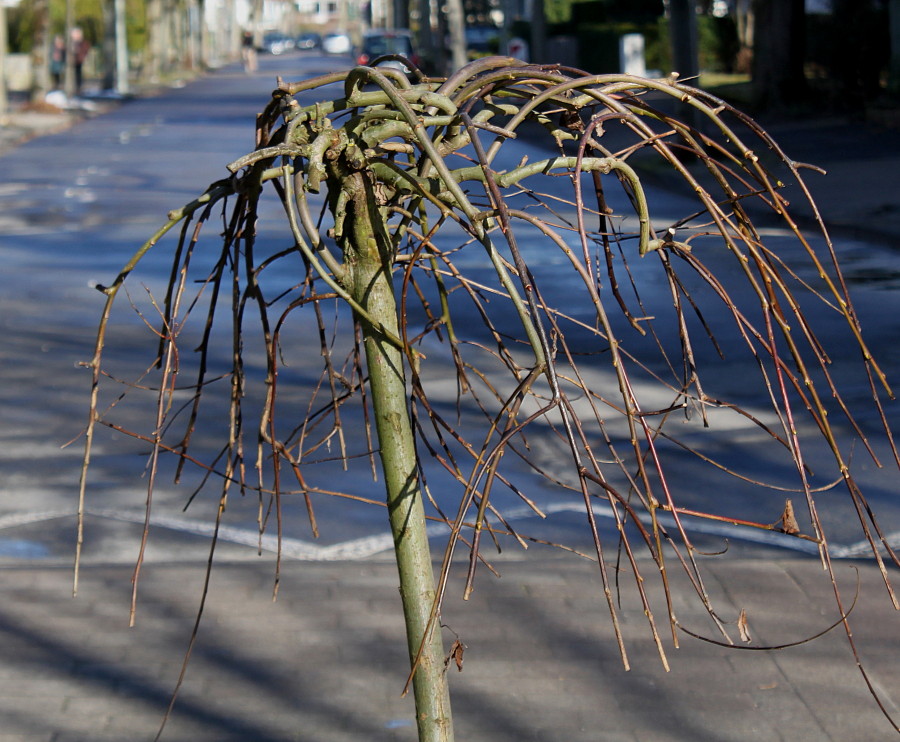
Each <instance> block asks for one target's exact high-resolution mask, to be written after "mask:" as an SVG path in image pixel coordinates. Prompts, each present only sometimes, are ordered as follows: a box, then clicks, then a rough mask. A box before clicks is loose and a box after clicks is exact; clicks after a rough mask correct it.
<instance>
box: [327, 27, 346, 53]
mask: <svg viewBox="0 0 900 742" xmlns="http://www.w3.org/2000/svg"><path fill="white" fill-rule="evenodd" d="M352 50H353V44H352V42H351V41H350V37H349V36H348V35H347V34H345V33H344V32H343V31H336V32H334V33H329V34H325V36H323V37H322V51H324V52H325V53H326V54H349V53H350V52H351V51H352Z"/></svg>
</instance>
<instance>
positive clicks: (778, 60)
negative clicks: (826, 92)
mask: <svg viewBox="0 0 900 742" xmlns="http://www.w3.org/2000/svg"><path fill="white" fill-rule="evenodd" d="M805 19H806V10H805V5H804V0H754V2H753V23H754V26H753V65H752V75H753V98H754V104H755V106H756V107H757V108H760V109H764V108H783V107H784V106H786V105H787V104H788V103H790V102H792V101H797V100H800V99H802V97H803V95H804V93H805V92H806V78H805V76H804V72H803V64H804V61H805V49H806V47H805V43H804V40H805V38H806V30H805V27H804V22H805Z"/></svg>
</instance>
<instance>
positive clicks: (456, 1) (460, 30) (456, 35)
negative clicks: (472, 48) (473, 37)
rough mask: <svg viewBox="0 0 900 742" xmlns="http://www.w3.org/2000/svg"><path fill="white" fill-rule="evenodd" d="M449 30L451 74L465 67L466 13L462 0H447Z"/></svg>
mask: <svg viewBox="0 0 900 742" xmlns="http://www.w3.org/2000/svg"><path fill="white" fill-rule="evenodd" d="M447 31H448V32H449V33H450V74H452V73H454V72H456V71H457V70H458V69H460V68H461V67H465V65H466V62H467V61H468V59H467V58H466V15H465V11H464V10H463V2H462V0H447Z"/></svg>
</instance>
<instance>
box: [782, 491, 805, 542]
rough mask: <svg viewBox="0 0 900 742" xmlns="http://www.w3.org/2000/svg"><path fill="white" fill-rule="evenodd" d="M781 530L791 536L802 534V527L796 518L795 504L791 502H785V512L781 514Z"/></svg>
mask: <svg viewBox="0 0 900 742" xmlns="http://www.w3.org/2000/svg"><path fill="white" fill-rule="evenodd" d="M781 530H782V531H784V532H785V533H790V534H791V535H793V534H795V533H800V525H799V524H798V523H797V519H796V518H795V517H794V504H793V503H792V502H791V501H790V500H785V501H784V512H783V513H782V514H781Z"/></svg>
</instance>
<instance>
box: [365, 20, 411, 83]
mask: <svg viewBox="0 0 900 742" xmlns="http://www.w3.org/2000/svg"><path fill="white" fill-rule="evenodd" d="M385 54H397V55H399V56H401V57H406V59H408V60H409V61H410V62H412V63H413V64H414V65H416V66H418V65H419V57H418V55H417V54H416V53H415V51H414V49H413V40H412V34H411V33H410V32H409V31H407V30H406V29H402V28H394V29H390V28H389V29H373V30H372V31H366V33H364V34H363V37H362V43H361V44H360V47H359V53H358V54H357V56H356V63H357V64H369V62H371V61H372V60H373V59H376V58H378V57H381V56H384V55H385ZM379 66H380V67H393V68H394V69H398V70H403V71H404V72H409V70H408V69H407V68H406V66H405V65H404V64H403V63H402V62H399V61H397V60H391V61H389V62H385V63H383V64H381V65H379Z"/></svg>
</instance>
